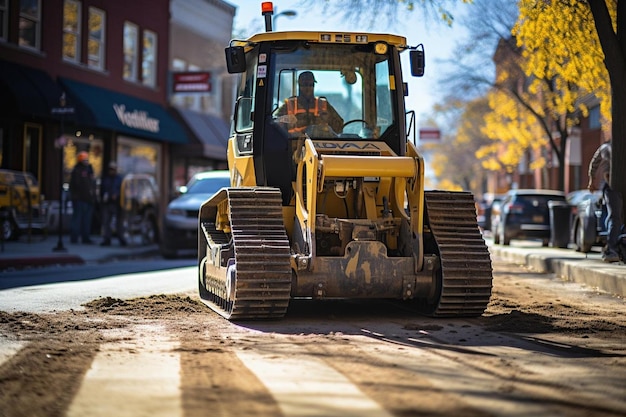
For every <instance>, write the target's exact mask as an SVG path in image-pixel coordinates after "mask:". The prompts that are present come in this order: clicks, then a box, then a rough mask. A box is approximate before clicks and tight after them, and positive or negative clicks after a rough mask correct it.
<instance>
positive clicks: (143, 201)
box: [114, 174, 160, 244]
mask: <svg viewBox="0 0 626 417" xmlns="http://www.w3.org/2000/svg"><path fill="white" fill-rule="evenodd" d="M120 204H121V205H122V209H123V210H124V215H125V217H126V219H125V221H126V232H127V233H128V235H129V237H130V238H131V239H132V237H133V236H140V238H141V242H142V243H143V244H151V243H157V242H159V239H160V236H159V210H158V207H159V187H158V186H157V184H156V181H155V179H154V177H153V176H151V175H148V174H127V175H125V176H124V179H123V180H122V189H121V200H120ZM114 230H115V229H114ZM131 241H132V240H131Z"/></svg>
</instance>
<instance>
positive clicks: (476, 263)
mask: <svg viewBox="0 0 626 417" xmlns="http://www.w3.org/2000/svg"><path fill="white" fill-rule="evenodd" d="M425 200H426V215H427V219H428V224H429V226H430V230H431V232H432V234H433V237H434V239H435V241H436V243H437V247H438V250H439V256H440V259H441V275H442V279H441V296H440V299H439V302H438V303H437V305H436V306H435V307H434V310H433V311H432V313H431V314H432V315H433V316H440V317H443V316H446V317H448V316H479V315H481V314H482V313H483V312H484V311H485V309H486V308H487V304H488V303H489V299H490V298H491V288H492V270H493V268H492V265H491V257H490V255H489V249H488V248H487V245H486V244H485V241H484V239H483V237H482V235H481V233H480V230H479V229H478V224H477V221H476V207H475V205H474V198H473V196H472V194H471V193H469V192H446V191H430V192H425Z"/></svg>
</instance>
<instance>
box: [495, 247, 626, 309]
mask: <svg viewBox="0 0 626 417" xmlns="http://www.w3.org/2000/svg"><path fill="white" fill-rule="evenodd" d="M485 242H486V243H487V245H488V246H489V251H490V252H491V253H492V255H496V256H498V257H500V258H502V259H504V260H506V261H509V262H513V263H516V264H520V265H524V266H526V267H529V268H530V269H531V270H533V271H535V272H539V273H554V274H555V275H557V276H559V277H561V278H563V279H565V280H567V281H572V282H577V283H580V284H584V285H587V286H589V287H595V288H598V289H600V290H602V291H605V292H608V293H611V294H614V295H617V296H620V297H626V265H625V264H624V263H623V262H616V263H605V262H603V261H602V257H601V254H600V252H599V248H597V250H598V251H596V252H590V253H587V254H585V253H580V252H576V251H575V250H574V249H572V248H569V249H558V248H550V247H547V248H546V247H542V246H541V243H540V242H536V243H535V242H525V241H519V242H516V241H513V242H512V244H511V246H502V245H494V244H493V240H492V239H485ZM570 246H571V245H570Z"/></svg>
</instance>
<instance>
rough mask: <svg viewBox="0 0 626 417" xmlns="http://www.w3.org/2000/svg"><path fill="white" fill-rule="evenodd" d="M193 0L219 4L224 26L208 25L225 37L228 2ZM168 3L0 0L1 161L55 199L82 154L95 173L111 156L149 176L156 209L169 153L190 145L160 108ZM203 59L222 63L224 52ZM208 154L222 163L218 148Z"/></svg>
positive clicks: (169, 183)
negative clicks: (154, 184)
mask: <svg viewBox="0 0 626 417" xmlns="http://www.w3.org/2000/svg"><path fill="white" fill-rule="evenodd" d="M181 3H187V2H186V1H181ZM197 3H198V4H196V5H195V6H197V7H199V8H201V9H202V8H204V9H214V8H216V7H217V8H220V10H226V13H223V15H222V16H221V18H222V19H223V20H224V21H225V22H230V23H224V24H222V25H220V26H217V27H215V28H214V30H216V31H222V30H224V31H227V33H224V34H223V36H224V37H225V38H229V37H230V31H231V28H232V19H233V16H234V12H235V9H234V7H232V6H230V5H227V4H226V3H224V2H221V1H212V0H202V1H198V2H197ZM170 6H171V4H170V0H133V1H123V0H45V1H44V0H0V110H1V112H0V167H1V168H8V169H14V170H19V171H28V172H31V173H33V174H34V175H35V176H36V177H37V178H38V180H39V182H40V187H41V189H42V191H43V193H44V194H45V196H46V199H50V200H58V199H59V196H60V195H61V193H62V192H61V190H62V186H63V184H65V183H67V182H68V179H69V174H70V172H71V170H72V168H73V166H74V165H75V163H76V155H77V154H78V152H80V151H83V150H84V151H87V152H88V153H89V156H90V162H91V164H92V165H93V167H94V170H95V173H96V177H97V178H100V177H101V175H102V172H103V167H105V166H106V165H107V164H108V163H109V162H110V161H115V162H117V164H118V167H119V170H120V171H121V173H122V174H130V173H142V174H149V175H151V176H153V177H154V178H155V179H156V181H157V183H158V184H159V189H160V191H161V193H160V194H161V195H160V199H161V201H160V207H161V208H164V207H165V205H166V204H167V201H168V199H169V197H170V190H171V189H172V188H173V183H174V181H175V180H174V175H173V172H174V168H173V167H174V165H175V162H174V160H175V158H176V157H173V155H177V154H185V152H186V151H185V148H186V147H190V148H194V146H196V142H197V140H196V139H195V134H194V130H193V129H192V127H190V126H189V125H188V123H186V121H185V120H184V119H183V118H180V117H179V115H178V113H177V112H176V111H174V110H173V109H172V108H171V106H170V104H169V103H170V99H171V92H170V88H171V73H170V62H171V60H172V58H171V57H172V56H173V55H172V54H171V51H170V49H171V48H174V49H176V42H175V43H172V41H171V40H172V39H171V38H175V39H178V38H179V36H178V29H177V28H176V25H175V24H173V23H172V21H171V10H170ZM173 31H175V32H176V33H177V35H176V36H173V35H172V33H173ZM182 41H184V42H188V40H187V39H183V40H182ZM186 47H187V48H193V49H196V51H200V50H202V48H203V45H202V44H197V45H195V46H194V45H192V44H188V45H186ZM211 59H213V61H220V62H223V49H222V53H221V54H220V55H219V56H218V57H211ZM217 75H218V74H217V73H216V76H217ZM220 88H221V86H220ZM221 97H222V96H221V95H220V96H219V100H222V98H221ZM231 104H232V98H231ZM223 105H224V103H218V104H217V105H216V104H214V103H211V106H209V108H211V109H215V108H217V109H220V111H221V109H222V106H223ZM229 116H230V114H228V115H227V116H226V115H224V114H223V113H220V112H218V113H216V116H215V117H217V118H220V120H223V119H222V118H223V117H229ZM223 123H225V122H223ZM217 153H218V152H216V154H217ZM214 156H215V159H216V160H217V159H220V158H222V160H225V159H226V156H225V152H224V155H223V156H222V155H214Z"/></svg>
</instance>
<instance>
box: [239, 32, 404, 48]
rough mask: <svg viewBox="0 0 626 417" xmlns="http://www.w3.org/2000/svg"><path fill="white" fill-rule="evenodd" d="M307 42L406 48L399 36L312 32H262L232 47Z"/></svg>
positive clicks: (402, 38) (401, 37)
mask: <svg viewBox="0 0 626 417" xmlns="http://www.w3.org/2000/svg"><path fill="white" fill-rule="evenodd" d="M290 40H297V41H307V42H315V43H327V44H352V45H358V44H368V43H372V42H385V43H387V44H389V45H393V46H395V47H397V48H399V49H400V50H404V49H406V48H408V45H407V43H406V38H405V37H404V36H399V35H390V34H386V33H366V32H314V31H289V32H262V33H257V34H256V35H252V36H251V37H250V38H248V40H247V41H241V40H234V41H232V42H231V43H232V44H234V45H245V44H249V43H257V42H271V41H290Z"/></svg>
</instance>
